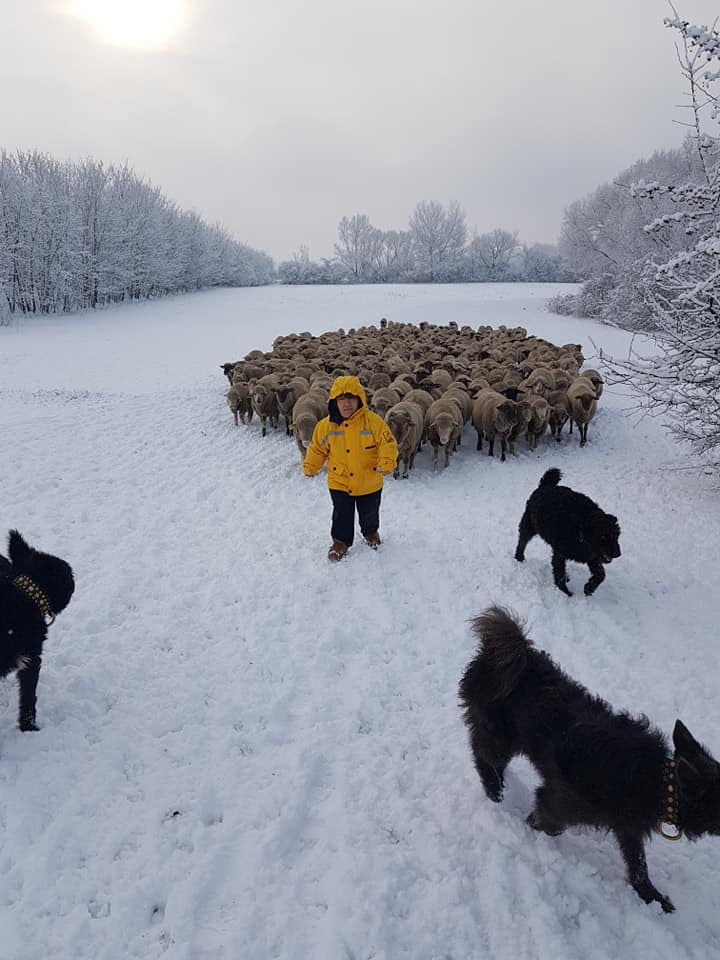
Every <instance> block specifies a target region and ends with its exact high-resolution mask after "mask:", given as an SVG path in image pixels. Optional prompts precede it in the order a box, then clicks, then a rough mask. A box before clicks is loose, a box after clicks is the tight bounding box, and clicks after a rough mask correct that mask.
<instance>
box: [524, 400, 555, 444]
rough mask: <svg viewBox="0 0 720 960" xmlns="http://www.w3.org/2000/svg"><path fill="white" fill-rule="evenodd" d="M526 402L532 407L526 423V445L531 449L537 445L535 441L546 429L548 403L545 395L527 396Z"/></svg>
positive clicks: (548, 412) (548, 415)
mask: <svg viewBox="0 0 720 960" xmlns="http://www.w3.org/2000/svg"><path fill="white" fill-rule="evenodd" d="M527 399H528V402H529V404H530V407H531V409H532V413H531V416H530V420H529V421H528V425H527V438H528V446H529V447H530V449H531V450H534V449H535V448H536V447H537V442H538V440H539V439H540V437H541V436H542V435H543V434H544V433H545V431H546V430H547V425H548V421H549V419H550V404H549V403H548V402H547V400H546V399H545V397H539V396H529V397H528V398H527Z"/></svg>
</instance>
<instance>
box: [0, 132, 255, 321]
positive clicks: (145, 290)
mask: <svg viewBox="0 0 720 960" xmlns="http://www.w3.org/2000/svg"><path fill="white" fill-rule="evenodd" d="M0 229H1V231H2V232H1V233H0V320H1V319H2V316H3V315H5V316H7V314H8V312H9V313H14V312H22V313H56V312H65V311H72V310H80V309H83V308H86V307H96V306H99V305H103V304H108V303H116V302H120V301H124V300H141V299H147V298H149V297H156V296H162V295H165V294H169V293H186V292H188V291H191V290H200V289H203V288H204V287H212V286H251V285H256V284H264V283H270V282H271V281H272V279H273V277H274V264H273V261H272V259H271V258H270V257H268V256H267V255H266V254H264V253H261V252H259V251H257V250H253V249H251V248H250V247H247V246H245V245H243V244H241V243H238V242H237V241H235V240H233V238H232V237H231V236H230V235H229V234H228V233H227V232H226V231H225V230H224V229H223V228H222V227H220V226H218V225H215V226H209V225H208V224H206V223H205V222H204V221H203V220H202V219H201V218H200V217H199V216H198V215H197V214H195V213H192V212H186V211H183V210H180V209H179V208H178V207H177V206H176V205H175V204H174V203H173V202H172V201H170V200H168V199H167V198H166V197H165V196H164V195H163V194H162V192H161V191H160V190H159V189H158V188H157V187H155V186H153V185H152V184H150V183H147V182H145V181H143V180H141V179H139V178H138V177H137V176H136V175H135V173H134V172H133V171H132V170H131V169H130V168H129V167H128V166H127V165H123V166H119V167H117V166H112V165H111V166H105V165H104V164H103V163H101V162H97V161H94V160H90V159H88V160H82V161H80V162H71V161H66V162H60V161H58V160H55V159H53V158H52V157H51V156H49V155H48V154H46V153H41V152H38V151H28V152H17V153H14V154H8V153H7V152H6V151H4V150H3V151H2V152H0Z"/></svg>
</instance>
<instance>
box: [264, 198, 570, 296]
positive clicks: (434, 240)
mask: <svg viewBox="0 0 720 960" xmlns="http://www.w3.org/2000/svg"><path fill="white" fill-rule="evenodd" d="M278 277H279V279H280V281H281V282H282V283H467V282H482V281H498V280H502V281H532V282H543V281H573V280H578V279H580V275H579V274H578V272H577V270H576V269H575V268H574V267H573V266H572V265H571V264H570V262H569V261H568V260H567V259H566V258H565V257H564V256H563V255H562V254H561V253H560V251H559V250H558V248H557V247H555V246H553V245H552V244H546V243H535V244H530V245H528V244H523V243H521V242H520V240H519V239H518V235H517V232H511V231H508V230H500V229H496V230H492V231H490V232H489V233H477V232H474V233H473V234H472V236H469V235H468V230H467V225H466V221H465V213H464V212H463V210H462V209H461V208H460V207H459V206H458V204H451V205H450V206H449V207H448V208H447V209H445V208H444V207H443V205H442V204H440V203H435V202H425V201H423V202H422V203H419V204H418V205H417V206H416V207H415V210H414V211H413V214H412V216H411V218H410V222H409V224H408V227H407V230H381V229H379V228H378V227H374V226H373V225H372V223H371V222H370V219H369V217H367V216H366V215H365V214H355V215H354V216H352V217H343V219H342V220H341V221H340V223H339V225H338V241H337V243H336V244H335V255H334V256H333V257H331V258H324V259H321V260H311V259H310V255H309V253H308V251H307V249H306V248H301V249H300V250H299V252H298V253H296V254H294V256H293V258H292V259H291V260H286V261H284V262H283V263H281V264H279V266H278Z"/></svg>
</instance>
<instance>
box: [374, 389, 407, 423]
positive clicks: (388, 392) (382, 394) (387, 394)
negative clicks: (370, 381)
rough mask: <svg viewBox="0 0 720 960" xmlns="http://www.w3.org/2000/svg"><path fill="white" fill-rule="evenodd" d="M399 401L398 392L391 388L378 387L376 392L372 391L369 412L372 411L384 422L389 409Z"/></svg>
mask: <svg viewBox="0 0 720 960" xmlns="http://www.w3.org/2000/svg"><path fill="white" fill-rule="evenodd" d="M401 399H402V397H401V395H400V391H399V390H395V389H394V388H393V387H378V388H377V390H373V393H372V400H371V402H370V404H369V406H370V409H371V410H374V411H375V413H376V414H377V415H378V416H379V417H382V418H383V420H385V419H387V417H386V414H387V412H388V410H389V409H390V407H392V406H393V405H394V404H396V403H397V402H398V400H401Z"/></svg>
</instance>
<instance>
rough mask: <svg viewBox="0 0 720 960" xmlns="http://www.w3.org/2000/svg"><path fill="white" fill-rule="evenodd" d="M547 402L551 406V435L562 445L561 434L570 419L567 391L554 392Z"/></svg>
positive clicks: (549, 395)
mask: <svg viewBox="0 0 720 960" xmlns="http://www.w3.org/2000/svg"><path fill="white" fill-rule="evenodd" d="M547 402H548V403H549V404H550V418H549V421H548V422H549V424H550V434H551V436H553V437H555V439H556V440H557V442H558V443H560V439H561V437H560V434H561V433H562V428H563V427H564V426H565V424H566V423H567V422H568V420H569V419H570V401H569V400H568V395H567V390H553V392H552V393H550V394H548V398H547Z"/></svg>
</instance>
